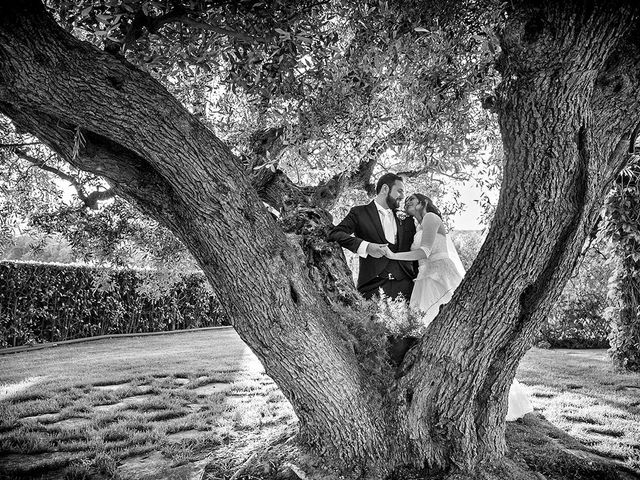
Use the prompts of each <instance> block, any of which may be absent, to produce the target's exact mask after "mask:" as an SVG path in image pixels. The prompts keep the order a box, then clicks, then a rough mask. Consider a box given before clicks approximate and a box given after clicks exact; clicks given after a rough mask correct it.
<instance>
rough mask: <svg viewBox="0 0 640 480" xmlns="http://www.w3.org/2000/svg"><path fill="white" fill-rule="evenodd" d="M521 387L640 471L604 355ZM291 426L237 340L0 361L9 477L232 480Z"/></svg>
mask: <svg viewBox="0 0 640 480" xmlns="http://www.w3.org/2000/svg"><path fill="white" fill-rule="evenodd" d="M518 379H519V380H520V381H521V382H523V383H524V384H526V385H527V386H528V387H529V392H530V393H531V396H532V401H533V404H534V407H535V408H536V410H537V411H539V412H540V413H542V414H543V415H544V416H545V417H546V419H547V420H549V421H550V422H552V423H553V424H555V425H556V426H558V427H560V428H561V429H563V430H565V431H566V432H568V433H569V434H571V435H572V436H573V437H575V438H577V439H578V440H580V441H581V442H583V443H584V444H585V445H587V446H588V447H590V448H591V449H592V450H593V451H594V452H598V453H600V454H601V455H605V456H608V457H611V458H614V459H617V460H618V461H620V462H621V463H624V464H625V465H626V466H628V467H631V468H634V469H640V375H631V374H621V373H617V372H615V371H613V369H612V368H611V366H610V364H609V362H608V359H607V356H606V352H605V351H604V350H539V349H532V350H531V351H530V352H529V353H528V354H527V355H526V356H525V358H524V359H523V361H522V363H521V365H520V369H519V371H518ZM294 421H295V415H294V413H293V411H292V409H291V407H290V405H289V404H288V402H287V401H286V400H285V399H284V397H283V396H282V394H281V393H280V391H279V390H278V388H277V387H276V386H275V385H274V384H273V382H272V381H271V380H270V378H269V377H268V376H266V374H265V373H264V370H263V368H262V366H261V364H260V363H259V362H258V360H257V359H256V358H255V357H254V356H253V354H252V353H251V351H250V350H249V349H248V348H247V347H246V346H245V345H244V344H243V343H242V342H241V341H240V340H239V338H238V337H237V335H236V334H235V332H233V331H232V330H230V329H229V330H227V329H222V330H208V331H200V332H188V333H178V334H173V335H161V336H150V337H135V338H122V339H111V340H100V341H94V342H88V343H79V344H74V345H67V346H59V347H56V348H49V349H43V350H37V351H32V352H23V353H16V354H10V355H3V356H0V478H7V477H8V478H16V477H18V478H67V479H69V480H73V479H83V478H127V468H129V467H130V463H129V462H130V461H131V459H132V458H133V459H143V460H144V458H155V459H156V461H155V463H156V464H158V463H159V462H160V460H158V459H162V460H163V461H165V462H166V463H167V465H168V467H167V468H170V467H175V466H179V465H185V464H188V463H190V462H195V461H198V460H202V461H203V462H204V463H206V462H207V460H208V459H209V458H210V457H208V456H207V455H208V454H209V453H210V452H212V451H222V450H227V451H233V455H230V456H229V457H228V460H227V462H228V463H227V464H224V461H223V460H220V458H223V457H217V458H218V460H217V463H218V464H217V465H216V469H215V470H216V473H215V475H214V473H212V472H208V473H207V475H206V476H205V478H209V479H210V480H213V479H214V478H222V477H225V478H229V476H230V475H231V474H232V473H233V472H235V471H237V469H238V468H239V463H238V462H240V461H242V460H243V459H246V457H248V456H249V455H250V448H251V446H252V444H254V443H255V441H256V440H258V441H266V439H269V438H273V437H274V436H278V435H280V434H282V435H285V434H287V432H290V431H291V424H293V423H294ZM157 452H159V453H157ZM153 455H157V456H156V457H153ZM204 463H203V464H204ZM221 472H222V473H221ZM132 478H136V477H135V475H134V476H133V477H132Z"/></svg>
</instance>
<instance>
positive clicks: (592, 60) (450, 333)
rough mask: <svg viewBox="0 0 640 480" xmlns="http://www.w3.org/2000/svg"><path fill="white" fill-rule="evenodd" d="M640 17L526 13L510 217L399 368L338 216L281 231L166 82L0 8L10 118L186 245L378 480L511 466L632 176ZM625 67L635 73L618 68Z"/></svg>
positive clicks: (30, 15) (506, 84) (341, 459)
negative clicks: (536, 366)
mask: <svg viewBox="0 0 640 480" xmlns="http://www.w3.org/2000/svg"><path fill="white" fill-rule="evenodd" d="M551 3H553V2H551ZM578 3H579V2H578ZM514 8H515V7H514ZM635 20H636V15H635V13H633V14H632V13H631V12H630V11H627V10H625V9H622V8H611V9H605V8H602V9H601V8H597V7H593V8H591V9H586V10H583V8H582V6H574V5H572V2H564V3H563V4H561V5H559V6H557V7H556V6H555V5H550V6H548V8H547V9H543V10H534V9H531V8H529V7H526V6H525V7H519V9H518V10H514V11H512V12H510V14H509V17H508V25H507V28H506V29H505V31H504V36H503V42H502V48H503V56H502V59H501V72H502V75H503V78H504V81H503V83H502V85H501V87H500V89H499V92H498V102H497V106H498V118H499V121H500V127H501V130H502V135H503V141H504V147H505V148H504V150H505V170H504V183H503V187H502V191H501V196H500V202H499V205H498V209H497V212H496V216H495V219H494V222H493V225H492V228H491V230H490V232H489V235H488V237H487V240H486V242H485V244H484V246H483V248H482V250H481V252H480V254H479V256H478V258H477V260H476V262H475V263H474V265H473V266H472V268H471V269H470V271H469V272H468V274H467V277H466V279H465V280H464V282H463V283H462V285H461V286H460V287H459V289H458V291H457V292H456V294H455V296H454V299H453V300H452V302H450V304H449V305H448V306H447V307H446V308H445V309H444V310H443V311H442V313H441V314H440V316H439V317H438V318H437V319H436V321H435V322H434V323H433V324H432V325H431V326H430V327H429V330H428V333H427V335H426V336H425V338H424V339H423V340H422V342H421V343H420V344H419V345H418V346H417V347H416V348H415V349H413V350H412V351H411V352H410V353H409V355H408V356H407V357H406V359H405V361H404V363H403V365H402V366H401V368H400V369H399V370H398V371H394V370H393V367H392V366H390V365H389V364H388V363H386V362H384V361H383V360H382V355H376V350H375V348H372V346H374V347H375V340H370V341H365V340H363V338H361V337H364V336H366V328H367V327H363V325H367V324H366V323H362V319H358V316H364V315H368V314H367V312H366V310H365V309H363V305H362V303H361V300H360V299H358V297H357V296H356V295H354V293H353V290H354V289H353V285H352V284H350V279H349V274H348V272H347V271H346V269H345V263H344V261H342V262H341V261H340V258H341V257H340V255H341V254H340V253H339V249H338V247H336V246H331V245H327V244H326V242H324V241H323V240H322V239H319V238H318V237H319V236H321V232H322V229H323V228H324V227H326V226H327V220H326V217H323V216H322V215H321V214H320V215H319V216H318V215H316V213H317V212H314V211H312V210H308V211H303V210H301V211H300V212H299V213H300V216H298V217H295V216H291V217H289V218H286V219H285V220H284V222H280V223H278V222H276V221H275V220H273V219H272V218H271V217H270V215H269V214H268V212H267V211H266V210H265V209H264V208H263V206H262V203H261V201H260V199H259V198H258V196H257V194H256V192H255V191H254V189H253V188H252V186H251V184H250V180H249V178H248V176H247V175H246V173H245V172H244V171H243V169H242V165H241V163H240V162H239V161H238V159H237V158H235V157H234V155H233V154H232V153H231V152H230V150H229V149H228V147H226V146H225V145H224V144H223V143H222V142H221V141H220V140H218V139H217V138H216V137H215V136H214V135H213V134H212V133H211V132H210V131H209V130H207V129H206V128H205V127H204V126H203V125H202V124H201V123H200V122H198V121H197V120H196V119H195V118H193V116H191V115H190V114H189V113H188V112H187V111H186V110H185V109H184V108H183V107H182V106H181V105H179V104H178V102H177V101H176V100H175V99H174V98H172V97H171V96H170V95H169V94H168V93H167V92H166V90H165V89H164V88H162V87H161V86H160V85H159V84H158V83H157V82H155V81H154V80H153V79H152V78H151V77H150V76H149V75H147V74H145V73H143V72H141V71H139V70H138V69H136V68H133V67H132V66H130V65H126V64H123V63H122V61H121V60H119V59H117V58H115V57H112V56H111V55H109V54H108V53H105V52H102V51H100V50H98V49H96V48H95V47H92V46H90V45H88V44H86V43H83V42H80V41H78V40H77V39H74V38H73V37H71V36H70V35H68V34H67V33H65V32H64V31H63V30H61V29H60V28H59V27H58V26H57V25H56V24H55V22H54V21H53V19H52V18H51V17H50V16H49V15H47V14H46V13H45V11H44V8H43V7H42V6H41V5H39V4H36V3H31V2H5V3H3V4H0V64H1V66H2V69H1V70H0V72H1V75H0V111H2V112H3V113H4V114H6V115H7V116H9V117H10V118H12V119H13V120H14V121H15V122H16V124H17V125H18V126H19V127H20V128H22V129H24V130H27V131H30V132H33V133H34V134H36V135H37V136H39V137H40V138H41V139H42V140H43V141H44V142H46V143H47V144H49V145H50V146H51V147H52V148H53V149H54V150H55V151H57V152H59V153H60V154H62V155H63V156H65V157H66V158H67V159H68V160H69V161H70V162H71V163H73V164H74V165H76V166H78V167H79V168H82V169H85V170H87V171H91V172H94V173H97V174H100V175H103V176H105V177H107V178H108V179H109V180H110V181H111V182H112V183H113V185H114V189H115V190H116V191H117V192H118V193H119V194H120V195H122V196H124V197H126V198H127V199H129V200H131V201H132V202H133V203H135V204H136V205H138V206H139V207H140V208H141V209H142V210H143V211H145V212H146V213H148V214H150V215H152V216H153V217H154V218H156V219H157V220H159V221H160V222H162V223H163V224H165V225H167V226H168V227H169V228H170V229H171V230H172V231H173V232H175V233H176V234H177V235H178V236H179V237H180V238H181V239H182V241H183V242H184V243H185V245H186V246H187V247H188V248H189V250H190V251H191V252H192V253H193V255H194V257H195V258H196V259H197V260H198V262H199V263H200V265H201V267H202V269H203V270H204V272H205V273H206V275H207V276H208V278H209V279H210V282H211V284H212V285H213V287H214V289H215V290H216V291H217V293H218V296H219V298H220V299H221V301H222V302H223V304H224V306H225V307H226V309H227V313H228V314H229V316H230V318H232V319H233V324H234V327H235V328H236V330H237V331H238V333H239V334H240V336H241V338H242V339H243V340H244V341H245V342H246V343H247V344H248V345H249V346H250V347H251V349H252V350H253V351H254V352H255V353H256V355H257V356H258V358H259V359H260V360H261V361H262V363H263V364H264V367H265V369H266V371H267V373H268V374H269V375H270V376H271V377H272V378H273V379H274V380H275V382H276V383H277V384H278V386H279V387H280V388H281V389H282V391H283V392H284V394H285V395H286V397H287V398H288V399H289V400H290V401H291V403H292V405H293V407H294V409H295V411H296V414H297V416H298V418H299V420H300V429H301V434H302V435H301V438H302V439H303V440H304V442H305V444H306V445H307V446H309V447H311V448H312V449H313V451H315V452H316V453H317V454H318V455H319V456H320V457H321V458H322V459H323V460H324V462H325V463H326V464H327V465H329V466H332V467H341V468H345V469H348V470H349V471H351V472H356V473H357V474H360V475H362V476H364V477H368V478H377V477H384V476H385V475H386V474H388V473H389V472H390V471H392V470H393V469H395V468H398V467H401V466H406V465H409V466H412V467H419V468H421V467H424V466H427V467H434V468H435V467H437V468H452V467H453V468H459V469H462V470H465V471H473V470H474V469H475V468H476V467H477V466H478V465H479V463H480V462H482V461H484V460H489V459H494V458H496V457H499V456H500V455H502V454H503V453H504V451H505V443H504V420H503V419H504V417H505V413H506V412H505V409H506V395H507V391H508V388H509V385H510V384H511V381H512V379H513V376H514V373H515V370H516V367H517V364H518V362H519V360H520V359H521V358H522V356H523V355H524V353H525V352H526V350H527V349H528V347H529V345H530V343H531V341H532V339H533V337H534V335H535V333H536V331H537V329H538V327H539V325H540V322H541V321H542V319H543V318H544V316H545V314H546V312H547V310H548V308H549V306H550V304H551V302H552V301H553V300H554V299H555V297H556V296H557V294H558V293H559V291H560V290H561V288H562V286H563V285H564V283H565V281H566V279H567V276H568V275H569V274H570V272H571V270H572V268H573V265H574V264H575V262H576V259H577V257H578V255H579V252H580V249H581V247H582V244H583V241H584V239H585V236H586V234H587V232H589V231H590V229H591V226H592V225H593V222H594V218H595V215H596V211H597V210H598V208H599V207H600V205H601V203H602V198H603V195H604V193H605V192H606V190H607V188H608V186H609V184H610V182H611V180H612V179H613V178H614V176H615V174H616V172H617V171H618V169H619V168H620V166H621V165H622V163H623V162H624V159H625V151H626V144H625V143H624V140H625V139H626V138H628V132H629V131H630V130H631V128H630V124H631V122H632V120H633V119H634V117H637V114H638V91H637V85H638V82H637V81H636V77H635V75H636V73H635V72H637V64H638V62H637V58H638V56H637V51H636V46H635V45H631V46H629V45H627V44H625V43H624V42H623V40H624V39H625V35H626V34H627V33H628V32H627V29H628V28H630V26H633V25H635V22H634V21H635ZM616 49H617V50H616ZM621 50H624V51H625V56H624V60H625V61H610V60H611V59H612V58H616V57H615V55H616V54H617V53H618V51H621ZM550 59H552V61H550ZM623 76H624V79H625V81H624V82H622V80H620V79H621V78H622V77H623ZM618 83H620V86H619V87H618ZM621 98H623V100H621ZM622 107H624V108H625V109H626V112H627V113H626V115H624V116H620V115H618V112H619V110H620V108H622ZM80 135H82V137H83V139H84V141H85V142H86V146H85V147H83V148H80V150H79V152H78V151H77V150H78V149H77V148H74V147H76V146H77V145H79V141H78V139H79V137H80ZM305 215H306V217H305ZM283 225H284V227H285V229H286V230H287V231H289V232H297V235H294V234H290V235H289V236H287V235H285V233H284V232H283V229H282V227H283ZM377 340H378V344H377V348H378V353H379V352H380V350H382V349H384V341H383V340H384V336H383V335H380V336H378V338H377Z"/></svg>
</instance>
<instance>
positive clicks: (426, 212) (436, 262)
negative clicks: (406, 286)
mask: <svg viewBox="0 0 640 480" xmlns="http://www.w3.org/2000/svg"><path fill="white" fill-rule="evenodd" d="M404 208H405V211H406V212H407V214H408V215H411V216H412V217H413V218H414V219H415V220H416V222H417V224H418V226H417V228H416V230H417V231H416V234H415V236H414V238H413V243H412V244H411V251H409V252H401V253H393V252H392V251H391V250H389V249H388V248H386V249H385V256H386V257H388V258H390V259H392V260H409V261H411V260H414V261H415V260H417V261H418V276H417V277H416V279H415V284H414V287H413V292H412V294H411V299H410V301H409V308H411V309H412V310H415V311H419V312H420V314H421V315H422V322H423V324H424V326H427V325H429V324H430V323H431V322H432V321H433V319H434V318H436V316H437V315H438V312H439V311H440V307H441V306H442V305H444V304H445V303H447V302H448V301H449V300H451V297H452V296H453V292H454V290H455V289H456V287H457V286H458V285H459V284H460V282H461V281H462V277H463V276H464V274H465V271H464V267H463V266H462V262H461V261H460V257H459V256H458V252H457V251H456V248H455V246H454V245H453V242H452V241H451V238H450V237H449V235H447V231H446V229H445V227H444V224H443V222H442V216H441V214H440V211H439V210H438V209H437V208H436V206H435V205H434V204H433V202H432V201H431V199H430V198H429V197H427V196H426V195H422V194H420V193H414V194H412V195H410V196H409V197H407V200H406V201H405V207H404ZM532 411H533V407H532V406H531V403H530V402H529V398H528V396H527V394H526V392H525V391H524V388H523V387H522V386H521V385H520V383H519V382H518V381H517V380H515V379H514V380H513V383H512V384H511V389H510V390H509V408H508V411H507V418H506V419H507V421H513V420H516V419H518V418H521V417H523V416H524V415H525V414H527V413H530V412H532Z"/></svg>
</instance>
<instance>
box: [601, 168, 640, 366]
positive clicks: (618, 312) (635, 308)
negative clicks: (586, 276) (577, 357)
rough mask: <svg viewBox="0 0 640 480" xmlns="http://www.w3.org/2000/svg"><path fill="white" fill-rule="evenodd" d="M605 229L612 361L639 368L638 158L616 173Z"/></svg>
mask: <svg viewBox="0 0 640 480" xmlns="http://www.w3.org/2000/svg"><path fill="white" fill-rule="evenodd" d="M604 228H605V232H606V233H607V234H608V236H609V237H610V238H611V242H612V244H613V251H614V255H615V257H616V262H615V270H614V272H613V275H612V277H611V281H610V288H609V297H610V299H611V301H612V306H611V308H609V309H608V311H607V317H608V318H609V319H610V320H611V336H610V341H611V349H610V350H609V353H610V355H611V357H612V359H613V362H614V363H615V364H616V365H617V366H619V367H621V368H625V369H627V370H630V371H636V372H638V371H640V160H639V157H638V156H635V157H633V158H632V160H631V161H630V163H629V164H628V165H627V166H626V168H625V169H624V170H623V171H622V172H621V173H620V176H619V177H618V180H617V181H616V185H615V187H614V190H613V192H612V194H611V195H610V197H609V198H608V200H607V203H606V207H605V227H604Z"/></svg>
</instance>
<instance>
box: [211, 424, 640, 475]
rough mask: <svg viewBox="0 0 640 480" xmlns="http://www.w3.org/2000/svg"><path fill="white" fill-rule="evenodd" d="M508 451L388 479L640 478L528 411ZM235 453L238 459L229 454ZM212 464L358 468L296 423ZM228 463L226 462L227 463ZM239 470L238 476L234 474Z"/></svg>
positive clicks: (295, 470) (287, 471) (252, 470)
mask: <svg viewBox="0 0 640 480" xmlns="http://www.w3.org/2000/svg"><path fill="white" fill-rule="evenodd" d="M507 444H508V446H509V452H508V454H507V455H506V456H505V457H504V458H502V459H500V460H499V461H495V462H487V463H485V464H482V465H480V466H479V468H478V470H477V471H475V472H473V473H472V474H463V473H459V472H458V473H453V472H434V471H411V470H406V469H399V470H397V471H396V472H395V473H394V474H392V475H391V476H390V477H389V478H388V480H418V479H430V480H545V479H548V480H551V479H553V480H595V479H601V480H635V479H640V472H637V471H633V470H632V469H630V468H629V467H627V466H625V465H624V464H622V462H619V461H616V460H613V459H610V458H606V457H602V456H600V455H598V454H597V453H595V452H593V451H592V450H590V449H589V448H588V447H585V446H584V445H582V444H581V443H580V442H578V441H577V440H576V439H574V438H573V437H571V436H570V435H568V434H567V433H565V432H564V431H562V430H560V429H558V428H557V427H555V426H554V425H552V424H551V423H549V422H548V421H547V420H545V419H544V418H543V417H541V416H539V415H537V414H529V415H527V416H526V417H525V418H524V419H522V420H519V421H517V422H512V423H509V424H508V425H507ZM230 455H235V463H233V464H232V465H230V464H229V462H230V461H232V460H231V459H230V458H229V456H230ZM214 457H215V460H213V461H212V463H210V464H209V467H208V468H207V476H206V477H205V478H208V479H210V480H213V479H225V480H226V479H230V478H231V477H232V476H233V478H234V480H249V479H251V480H257V479H262V480H298V479H301V480H319V479H322V480H355V479H358V478H361V477H360V476H359V475H358V474H357V473H356V472H353V473H351V474H349V473H348V472H347V473H345V472H339V471H337V470H333V469H331V466H330V465H329V466H327V464H326V462H325V461H324V460H323V459H322V458H319V457H317V456H315V455H312V454H311V453H309V452H308V451H307V450H306V449H305V448H304V447H303V446H302V445H300V443H299V442H298V440H297V437H296V435H295V430H294V427H293V426H290V427H287V428H284V429H282V430H281V431H280V432H279V433H278V434H277V435H274V436H272V437H271V438H270V439H269V440H267V441H265V439H264V438H261V439H258V438H255V439H253V441H249V442H247V443H245V445H244V448H240V449H238V448H237V446H235V442H234V444H231V445H229V446H227V447H223V448H221V449H220V450H219V451H217V452H215V453H214ZM225 464H226V466H225ZM234 474H235V475H234Z"/></svg>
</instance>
